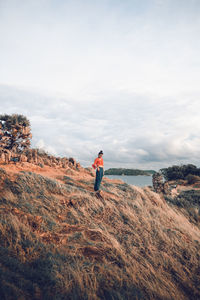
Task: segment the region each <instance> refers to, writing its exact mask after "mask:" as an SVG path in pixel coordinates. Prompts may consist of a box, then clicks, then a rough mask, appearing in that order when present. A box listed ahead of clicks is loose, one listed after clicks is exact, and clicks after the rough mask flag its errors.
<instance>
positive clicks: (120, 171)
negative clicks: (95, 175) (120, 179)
mask: <svg viewBox="0 0 200 300" xmlns="http://www.w3.org/2000/svg"><path fill="white" fill-rule="evenodd" d="M153 173H155V171H153V170H138V169H123V168H111V169H108V170H106V171H105V175H128V176H138V175H146V176H150V174H153Z"/></svg>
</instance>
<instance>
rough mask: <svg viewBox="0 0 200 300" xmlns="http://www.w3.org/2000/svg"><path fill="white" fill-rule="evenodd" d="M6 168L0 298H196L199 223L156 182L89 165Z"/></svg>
mask: <svg viewBox="0 0 200 300" xmlns="http://www.w3.org/2000/svg"><path fill="white" fill-rule="evenodd" d="M1 167H2V168H1V169H0V282H1V284H0V298H1V299H6V300H7V299H90V300H97V299H98V300H100V299H106V300H107V299H126V300H127V299H131V300H132V299H162V300H163V299H166V300H167V299H169V300H171V299H198V297H200V278H199V274H200V273H199V261H200V257H199V254H200V230H199V227H198V226H199V223H198V222H197V224H192V223H191V222H190V221H189V219H188V218H187V216H184V215H183V214H182V213H181V212H179V211H178V208H177V207H173V206H172V207H170V206H169V205H168V204H167V203H166V202H165V200H164V199H162V197H161V196H159V195H158V194H155V193H154V192H152V191H151V190H150V189H149V188H144V189H141V188H138V187H131V186H129V185H127V184H125V183H123V182H122V181H119V180H115V181H114V180H113V181H112V180H109V179H104V180H103V184H102V188H103V198H104V199H98V198H96V197H95V196H94V194H93V182H94V175H93V173H92V171H91V170H86V169H80V170H76V171H75V170H66V169H64V168H63V169H62V168H51V167H43V168H40V167H39V166H34V165H32V164H30V163H22V164H18V165H17V166H14V165H10V166H6V165H2V166H1Z"/></svg>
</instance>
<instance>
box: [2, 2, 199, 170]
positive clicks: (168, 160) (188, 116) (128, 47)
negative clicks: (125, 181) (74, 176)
mask: <svg viewBox="0 0 200 300" xmlns="http://www.w3.org/2000/svg"><path fill="white" fill-rule="evenodd" d="M199 12H200V2H199V1H198V0H191V1H186V0H183V1H181V4H180V1H178V0H166V1H162V0H144V1H136V0H135V1H130V0H127V1H117V0H115V1H114V0H108V1H106V0H105V1H104V0H102V1H91V0H86V1H81V0H74V1H71V0H69V1H61V0H52V1H47V0H41V1H40V0H34V1H33V0H29V1H25V0H24V1H23V0H22V1H21V2H20V3H19V1H17V0H2V1H0V41H1V47H0V70H1V72H0V109H1V112H2V113H9V114H10V113H22V114H24V115H26V116H27V117H28V118H29V119H30V121H31V124H32V132H33V140H32V145H33V147H36V146H38V145H39V146H41V145H42V147H45V148H46V149H49V150H51V151H53V152H54V153H57V155H61V156H62V155H66V156H74V157H75V158H76V159H78V160H80V162H81V163H83V164H84V165H89V164H91V160H93V158H94V157H95V155H96V153H98V151H99V150H100V149H103V150H104V152H105V162H106V166H107V167H110V166H122V167H123V166H127V167H129V166H130V167H144V168H147V167H149V168H159V167H162V166H163V165H169V164H172V163H176V162H187V161H190V162H193V163H196V164H198V158H199V154H200V153H199V136H200V125H199V109H200V104H199V97H200V86H199V78H200V60H199V52H200V39H199V29H200V21H199Z"/></svg>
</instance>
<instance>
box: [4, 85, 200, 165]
mask: <svg viewBox="0 0 200 300" xmlns="http://www.w3.org/2000/svg"><path fill="white" fill-rule="evenodd" d="M109 98H110V99H107V97H106V96H105V95H104V98H103V97H102V95H101V100H100V99H96V101H94V102H92V103H91V102H84V103H82V102H78V104H77V102H73V101H72V100H70V99H64V98H61V99H59V98H49V97H46V98H44V97H43V96H39V95H38V94H37V95H35V94H32V93H28V92H23V91H22V90H17V89H11V88H8V87H4V86H0V111H1V112H2V113H23V114H25V115H26V116H27V117H28V118H29V119H30V121H31V126H32V134H33V140H32V146H33V147H39V148H43V149H45V150H46V151H48V152H50V153H52V154H56V155H59V156H67V157H69V156H74V157H75V158H76V159H77V160H78V161H80V162H81V163H83V164H84V165H90V164H91V161H93V159H94V157H95V156H96V154H97V153H98V152H99V150H101V149H103V150H104V153H105V163H106V167H114V166H121V167H124V166H126V167H140V168H145V169H146V168H148V167H150V168H154V169H159V168H160V167H163V166H166V165H170V164H173V163H185V162H192V163H195V164H197V165H198V164H199V155H200V150H199V149H200V148H199V143H200V125H199V110H200V102H199V101H197V100H191V98H190V99H188V98H189V97H186V99H184V98H182V99H176V98H171V99H170V98H167V99H164V98H161V99H159V98H157V99H155V98H154V99H152V98H151V97H148V96H147V95H138V96H137V95H136V94H133V95H131V94H130V93H128V94H126V93H122V92H121V93H120V94H119V95H117V94H113V95H112V97H111V95H110V96H109ZM27 99H28V101H27ZM121 99H123V101H122V100H121ZM13 104H14V106H13Z"/></svg>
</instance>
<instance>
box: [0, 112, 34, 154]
mask: <svg viewBox="0 0 200 300" xmlns="http://www.w3.org/2000/svg"><path fill="white" fill-rule="evenodd" d="M31 138H32V134H31V128H30V122H29V120H28V119H27V118H26V117H25V116H23V115H18V114H13V115H0V148H1V149H7V150H10V151H12V152H15V153H22V152H23V151H24V150H26V149H28V148H29V147H30V144H31V142H30V140H31Z"/></svg>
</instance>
